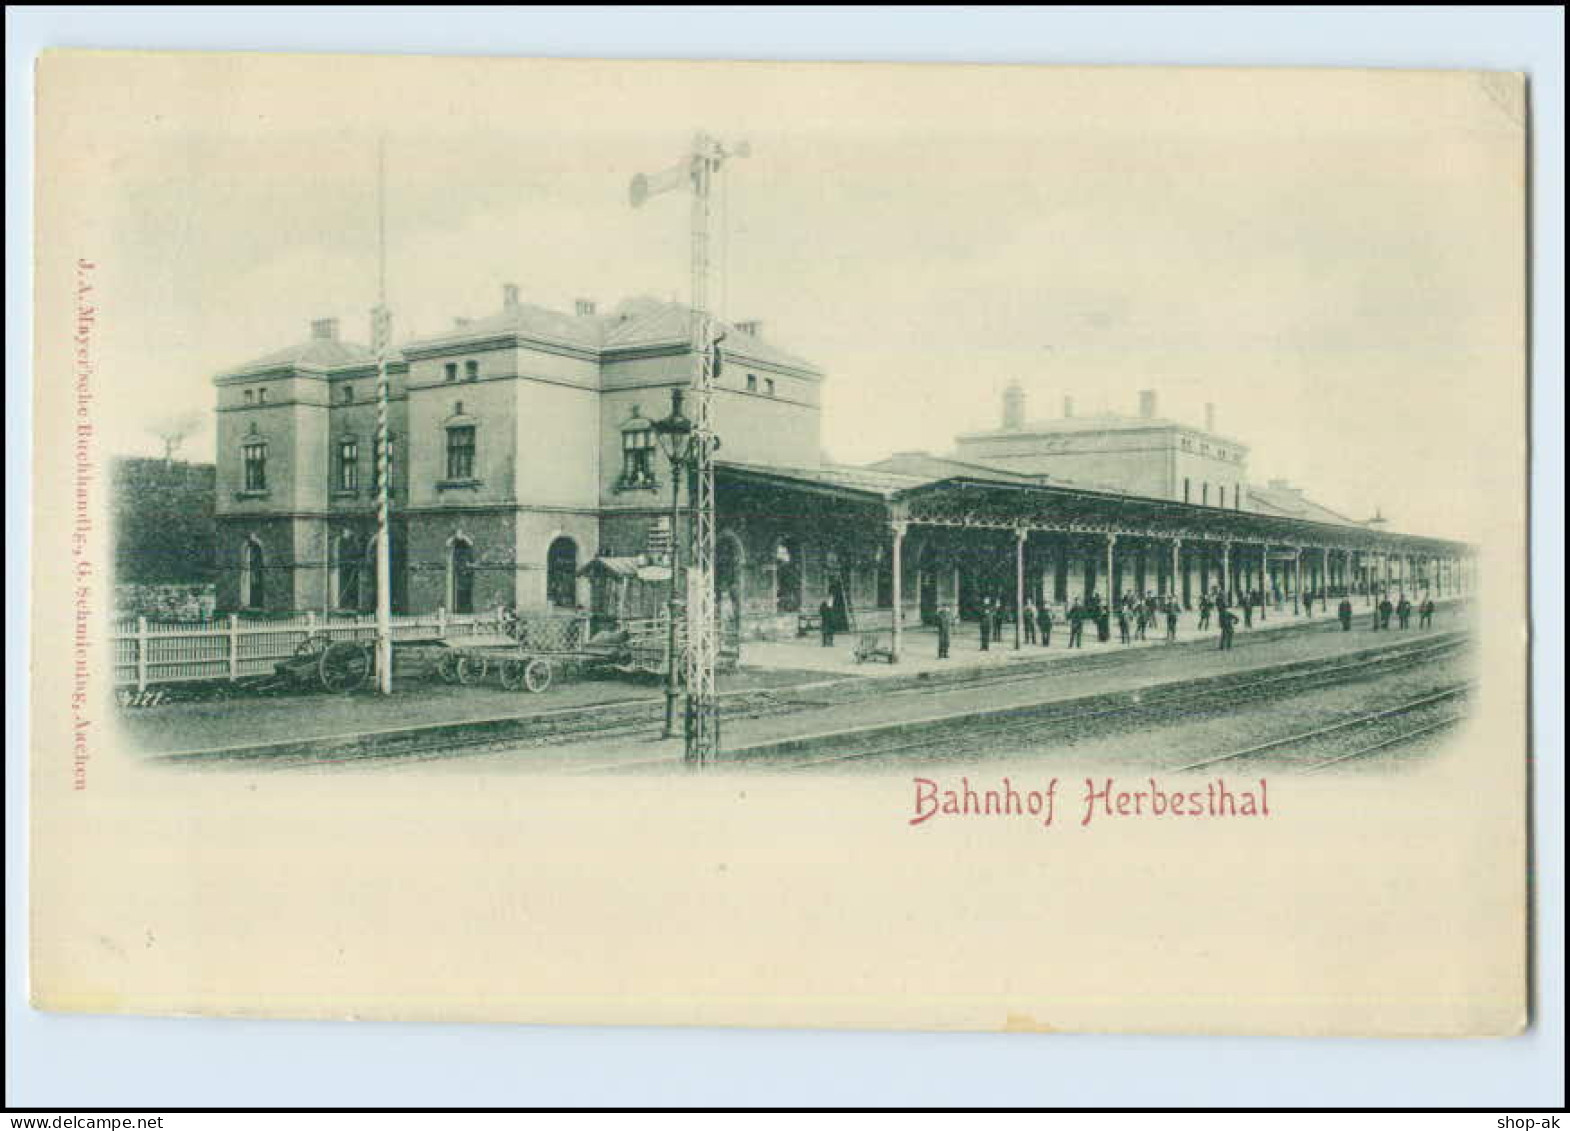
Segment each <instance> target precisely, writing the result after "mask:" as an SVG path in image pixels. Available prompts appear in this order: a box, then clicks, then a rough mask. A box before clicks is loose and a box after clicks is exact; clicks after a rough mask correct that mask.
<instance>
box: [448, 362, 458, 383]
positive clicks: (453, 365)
mask: <svg viewBox="0 0 1570 1131" xmlns="http://www.w3.org/2000/svg"><path fill="white" fill-rule="evenodd" d="M446 374H447V380H449V381H456V380H457V379H458V363H457V362H456V361H449V362H448V363H447V367H446Z"/></svg>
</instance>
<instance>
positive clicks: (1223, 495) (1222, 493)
mask: <svg viewBox="0 0 1570 1131" xmlns="http://www.w3.org/2000/svg"><path fill="white" fill-rule="evenodd" d="M1216 496H1217V498H1218V499H1219V502H1218V503H1217V504H1216V505H1217V506H1221V507H1224V506H1226V505H1227V488H1226V484H1224V483H1223V484H1221V485H1220V486H1218V487H1217V488H1216Z"/></svg>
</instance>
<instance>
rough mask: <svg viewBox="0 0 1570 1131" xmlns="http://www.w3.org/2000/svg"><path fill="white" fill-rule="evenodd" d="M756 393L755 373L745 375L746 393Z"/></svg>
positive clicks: (756, 380) (756, 376)
mask: <svg viewBox="0 0 1570 1131" xmlns="http://www.w3.org/2000/svg"><path fill="white" fill-rule="evenodd" d="M757 391H758V375H757V374H756V373H749V374H747V392H749V393H756V392H757Z"/></svg>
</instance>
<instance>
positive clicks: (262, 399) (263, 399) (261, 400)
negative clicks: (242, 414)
mask: <svg viewBox="0 0 1570 1131" xmlns="http://www.w3.org/2000/svg"><path fill="white" fill-rule="evenodd" d="M256 403H257V404H266V403H267V390H266V389H257V390H256Z"/></svg>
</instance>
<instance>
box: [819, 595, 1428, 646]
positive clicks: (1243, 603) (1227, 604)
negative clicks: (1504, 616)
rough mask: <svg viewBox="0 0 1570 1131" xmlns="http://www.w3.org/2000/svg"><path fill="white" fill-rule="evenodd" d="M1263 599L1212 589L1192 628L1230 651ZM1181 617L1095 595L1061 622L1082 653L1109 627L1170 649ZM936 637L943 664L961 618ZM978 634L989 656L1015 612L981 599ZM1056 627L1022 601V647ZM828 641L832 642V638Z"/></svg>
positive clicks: (1405, 622)
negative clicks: (1089, 632) (1155, 639)
mask: <svg viewBox="0 0 1570 1131" xmlns="http://www.w3.org/2000/svg"><path fill="white" fill-rule="evenodd" d="M1316 604H1317V605H1318V606H1319V608H1320V609H1321V610H1323V609H1325V608H1326V607H1327V606H1328V604H1329V597H1328V595H1327V594H1325V593H1323V592H1319V593H1304V594H1301V595H1299V596H1298V598H1297V606H1298V608H1300V609H1301V610H1302V613H1303V615H1304V616H1308V617H1311V616H1313V615H1314V607H1315V605H1316ZM1265 607H1266V595H1265V593H1264V592H1262V591H1260V590H1257V589H1256V590H1252V591H1248V592H1243V593H1234V594H1231V595H1229V594H1228V593H1227V592H1226V590H1224V589H1221V588H1219V587H1218V588H1215V589H1212V590H1209V591H1207V592H1205V593H1203V594H1201V596H1200V599H1199V604H1198V606H1197V609H1196V612H1197V616H1198V621H1197V624H1196V627H1197V628H1198V629H1199V631H1201V632H1205V631H1209V630H1210V628H1211V626H1212V623H1214V625H1215V628H1216V630H1217V633H1218V641H1217V647H1218V648H1220V649H1223V650H1225V649H1230V648H1231V647H1232V643H1233V640H1234V638H1235V636H1236V633H1237V627H1238V622H1239V621H1241V622H1242V625H1243V627H1244V628H1252V627H1253V624H1254V617H1255V616H1256V615H1258V617H1259V619H1260V621H1261V622H1263V621H1264V620H1265ZM1412 611H1413V605H1412V603H1411V602H1410V601H1408V600H1407V597H1406V595H1405V594H1404V593H1403V594H1400V597H1399V600H1398V601H1397V602H1396V603H1395V604H1392V603H1391V601H1390V597H1389V595H1388V594H1385V595H1384V596H1383V597H1382V598H1381V599H1380V601H1379V602H1378V603H1377V604H1375V606H1374V614H1373V615H1374V622H1373V627H1374V628H1375V629H1376V630H1388V629H1389V628H1390V619H1391V616H1392V615H1394V617H1395V618H1396V621H1397V623H1398V624H1399V625H1400V627H1401V628H1402V629H1405V628H1407V627H1409V625H1410V623H1411V616H1412ZM1182 613H1183V604H1182V603H1181V602H1180V601H1179V600H1178V599H1177V597H1176V596H1173V595H1166V596H1158V595H1157V594H1155V593H1151V592H1147V593H1146V594H1145V595H1144V596H1143V597H1140V596H1138V595H1137V594H1134V593H1125V594H1123V595H1122V596H1121V597H1119V598H1118V599H1117V601H1116V603H1115V605H1111V606H1109V604H1108V603H1107V602H1106V601H1104V600H1103V599H1102V597H1101V595H1100V594H1099V593H1094V592H1092V593H1090V594H1088V595H1086V596H1084V597H1082V598H1076V599H1075V600H1074V601H1073V602H1071V603H1070V605H1069V608H1068V611H1067V613H1065V614H1064V619H1065V620H1066V621H1067V622H1068V647H1070V648H1082V647H1083V646H1084V640H1085V630H1086V627H1087V625H1088V626H1091V627H1093V628H1094V631H1095V633H1096V639H1097V640H1098V641H1100V642H1101V643H1103V644H1104V643H1107V642H1109V641H1110V640H1111V639H1112V627H1113V625H1114V624H1116V626H1117V632H1118V639H1119V641H1120V642H1121V643H1123V644H1131V643H1133V642H1135V641H1138V640H1148V639H1149V638H1150V636H1149V633H1150V630H1151V629H1152V628H1153V627H1156V626H1158V625H1164V627H1165V629H1166V632H1165V636H1164V638H1163V639H1165V640H1166V641H1167V642H1169V643H1175V642H1176V641H1177V631H1178V621H1179V618H1180V617H1181V615H1182ZM1417 614H1418V627H1419V628H1430V627H1432V625H1433V619H1434V601H1433V598H1432V597H1430V596H1427V595H1425V596H1424V598H1423V601H1422V603H1421V604H1420V605H1418V606H1417ZM1336 616H1337V619H1338V620H1339V621H1340V624H1341V631H1343V632H1350V631H1351V630H1352V599H1351V596H1350V595H1344V596H1343V597H1342V598H1341V602H1340V604H1339V605H1338V606H1337V607H1336ZM935 622H936V627H937V631H938V658H939V659H940V660H941V659H947V658H948V656H949V650H950V648H951V647H952V644H953V638H954V632H955V630H956V628H957V627H958V624H959V617H958V616H957V614H956V613H955V611H954V609H953V608H952V607H950V606H949V605H942V606H940V607H939V608H938V610H937V612H936V615H935ZM976 623H977V628H978V630H979V633H980V643H981V651H983V652H987V651H990V650H991V648H992V645H993V643H994V642H995V641H998V640H1001V639H1002V637H1003V631H1004V626H1005V625H1009V624H1013V623H1015V618H1014V612H1013V609H1012V608H1010V607H1009V606H1007V605H1006V604H1005V603H1004V602H1003V601H1002V600H1001V599H998V598H994V597H984V598H983V599H982V601H981V605H980V607H979V608H978V609H977V615H976ZM1055 623H1056V621H1055V620H1054V617H1053V612H1052V607H1051V605H1049V604H1048V603H1047V602H1045V601H1043V602H1042V603H1041V604H1040V605H1037V604H1036V602H1035V601H1034V600H1032V599H1030V598H1028V597H1027V598H1026V600H1025V604H1024V607H1023V609H1022V610H1021V615H1020V617H1019V627H1020V630H1021V631H1022V634H1023V636H1022V643H1023V644H1025V645H1033V646H1034V645H1039V646H1040V647H1042V648H1049V647H1051V645H1052V629H1053V627H1054V625H1055ZM830 639H832V638H830Z"/></svg>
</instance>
